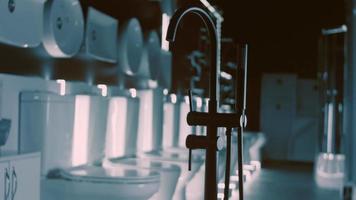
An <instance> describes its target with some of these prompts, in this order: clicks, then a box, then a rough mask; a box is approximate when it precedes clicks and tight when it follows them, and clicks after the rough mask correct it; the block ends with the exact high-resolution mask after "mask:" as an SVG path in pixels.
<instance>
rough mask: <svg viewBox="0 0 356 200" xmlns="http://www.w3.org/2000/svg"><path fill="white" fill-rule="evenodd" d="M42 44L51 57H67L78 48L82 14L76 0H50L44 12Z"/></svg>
mask: <svg viewBox="0 0 356 200" xmlns="http://www.w3.org/2000/svg"><path fill="white" fill-rule="evenodd" d="M44 20H45V21H44V37H43V45H44V47H45V49H46V51H47V52H48V53H49V54H50V55H51V56H53V57H61V58H68V57H72V56H74V55H75V54H76V53H78V51H79V50H80V48H81V46H82V43H83V38H84V16H83V11H82V7H81V5H80V2H79V1H78V0H60V1H58V0H51V1H48V2H47V3H46V6H45V12H44Z"/></svg>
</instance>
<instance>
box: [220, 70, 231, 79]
mask: <svg viewBox="0 0 356 200" xmlns="http://www.w3.org/2000/svg"><path fill="white" fill-rule="evenodd" d="M220 76H221V77H223V78H224V79H227V80H231V79H232V76H231V74H229V73H226V72H223V71H222V72H220Z"/></svg>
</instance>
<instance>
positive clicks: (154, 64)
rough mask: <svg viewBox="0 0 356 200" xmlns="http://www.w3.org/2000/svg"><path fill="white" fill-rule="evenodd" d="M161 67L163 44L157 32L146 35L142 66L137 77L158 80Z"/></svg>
mask: <svg viewBox="0 0 356 200" xmlns="http://www.w3.org/2000/svg"><path fill="white" fill-rule="evenodd" d="M160 65H161V44H160V40H159V37H158V34H157V33H156V31H150V32H148V33H147V34H146V35H145V40H144V47H143V54H142V59H141V65H140V68H139V70H138V72H137V74H136V75H137V76H139V77H141V78H147V79H151V80H157V78H158V73H159V68H160Z"/></svg>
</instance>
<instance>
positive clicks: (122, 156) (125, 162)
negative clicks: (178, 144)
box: [103, 96, 180, 200]
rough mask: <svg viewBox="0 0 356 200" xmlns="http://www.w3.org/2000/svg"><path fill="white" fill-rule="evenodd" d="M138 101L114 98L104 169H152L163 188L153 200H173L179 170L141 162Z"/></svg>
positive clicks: (155, 163) (148, 161) (112, 99)
mask: <svg viewBox="0 0 356 200" xmlns="http://www.w3.org/2000/svg"><path fill="white" fill-rule="evenodd" d="M138 112H139V99H138V98H131V97H125V96H117V97H111V98H110V101H109V113H108V122H107V142H106V144H107V145H106V159H105V160H104V161H103V166H104V167H105V168H109V169H116V168H120V167H122V166H126V167H128V168H134V169H136V168H139V169H150V170H154V171H157V172H159V173H160V175H161V181H160V182H161V185H160V187H159V191H158V192H157V193H156V194H155V195H154V196H153V197H152V198H151V199H152V200H165V199H172V196H173V194H174V191H175V188H176V184H177V181H178V178H179V175H180V168H179V167H178V166H175V165H171V164H168V163H164V162H155V161H151V160H149V159H138V158H136V157H135V155H136V152H137V123H138Z"/></svg>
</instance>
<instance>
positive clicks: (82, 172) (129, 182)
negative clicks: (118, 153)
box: [42, 166, 160, 200]
mask: <svg viewBox="0 0 356 200" xmlns="http://www.w3.org/2000/svg"><path fill="white" fill-rule="evenodd" d="M159 185H160V179H159V175H158V173H156V172H152V171H149V170H142V169H141V170H136V169H132V168H125V167H123V166H120V168H117V167H116V168H103V167H97V166H80V167H75V168H71V169H69V170H62V171H58V172H57V174H56V175H53V176H51V177H49V178H47V179H46V180H45V181H43V184H42V186H44V187H45V188H46V194H45V197H46V199H53V200H57V199H58V200H101V199H105V200H117V199H120V200H121V199H122V200H131V199H135V200H146V199H148V198H150V197H151V196H152V194H154V193H155V192H156V191H157V190H158V187H159ZM137 191H140V192H137Z"/></svg>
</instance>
